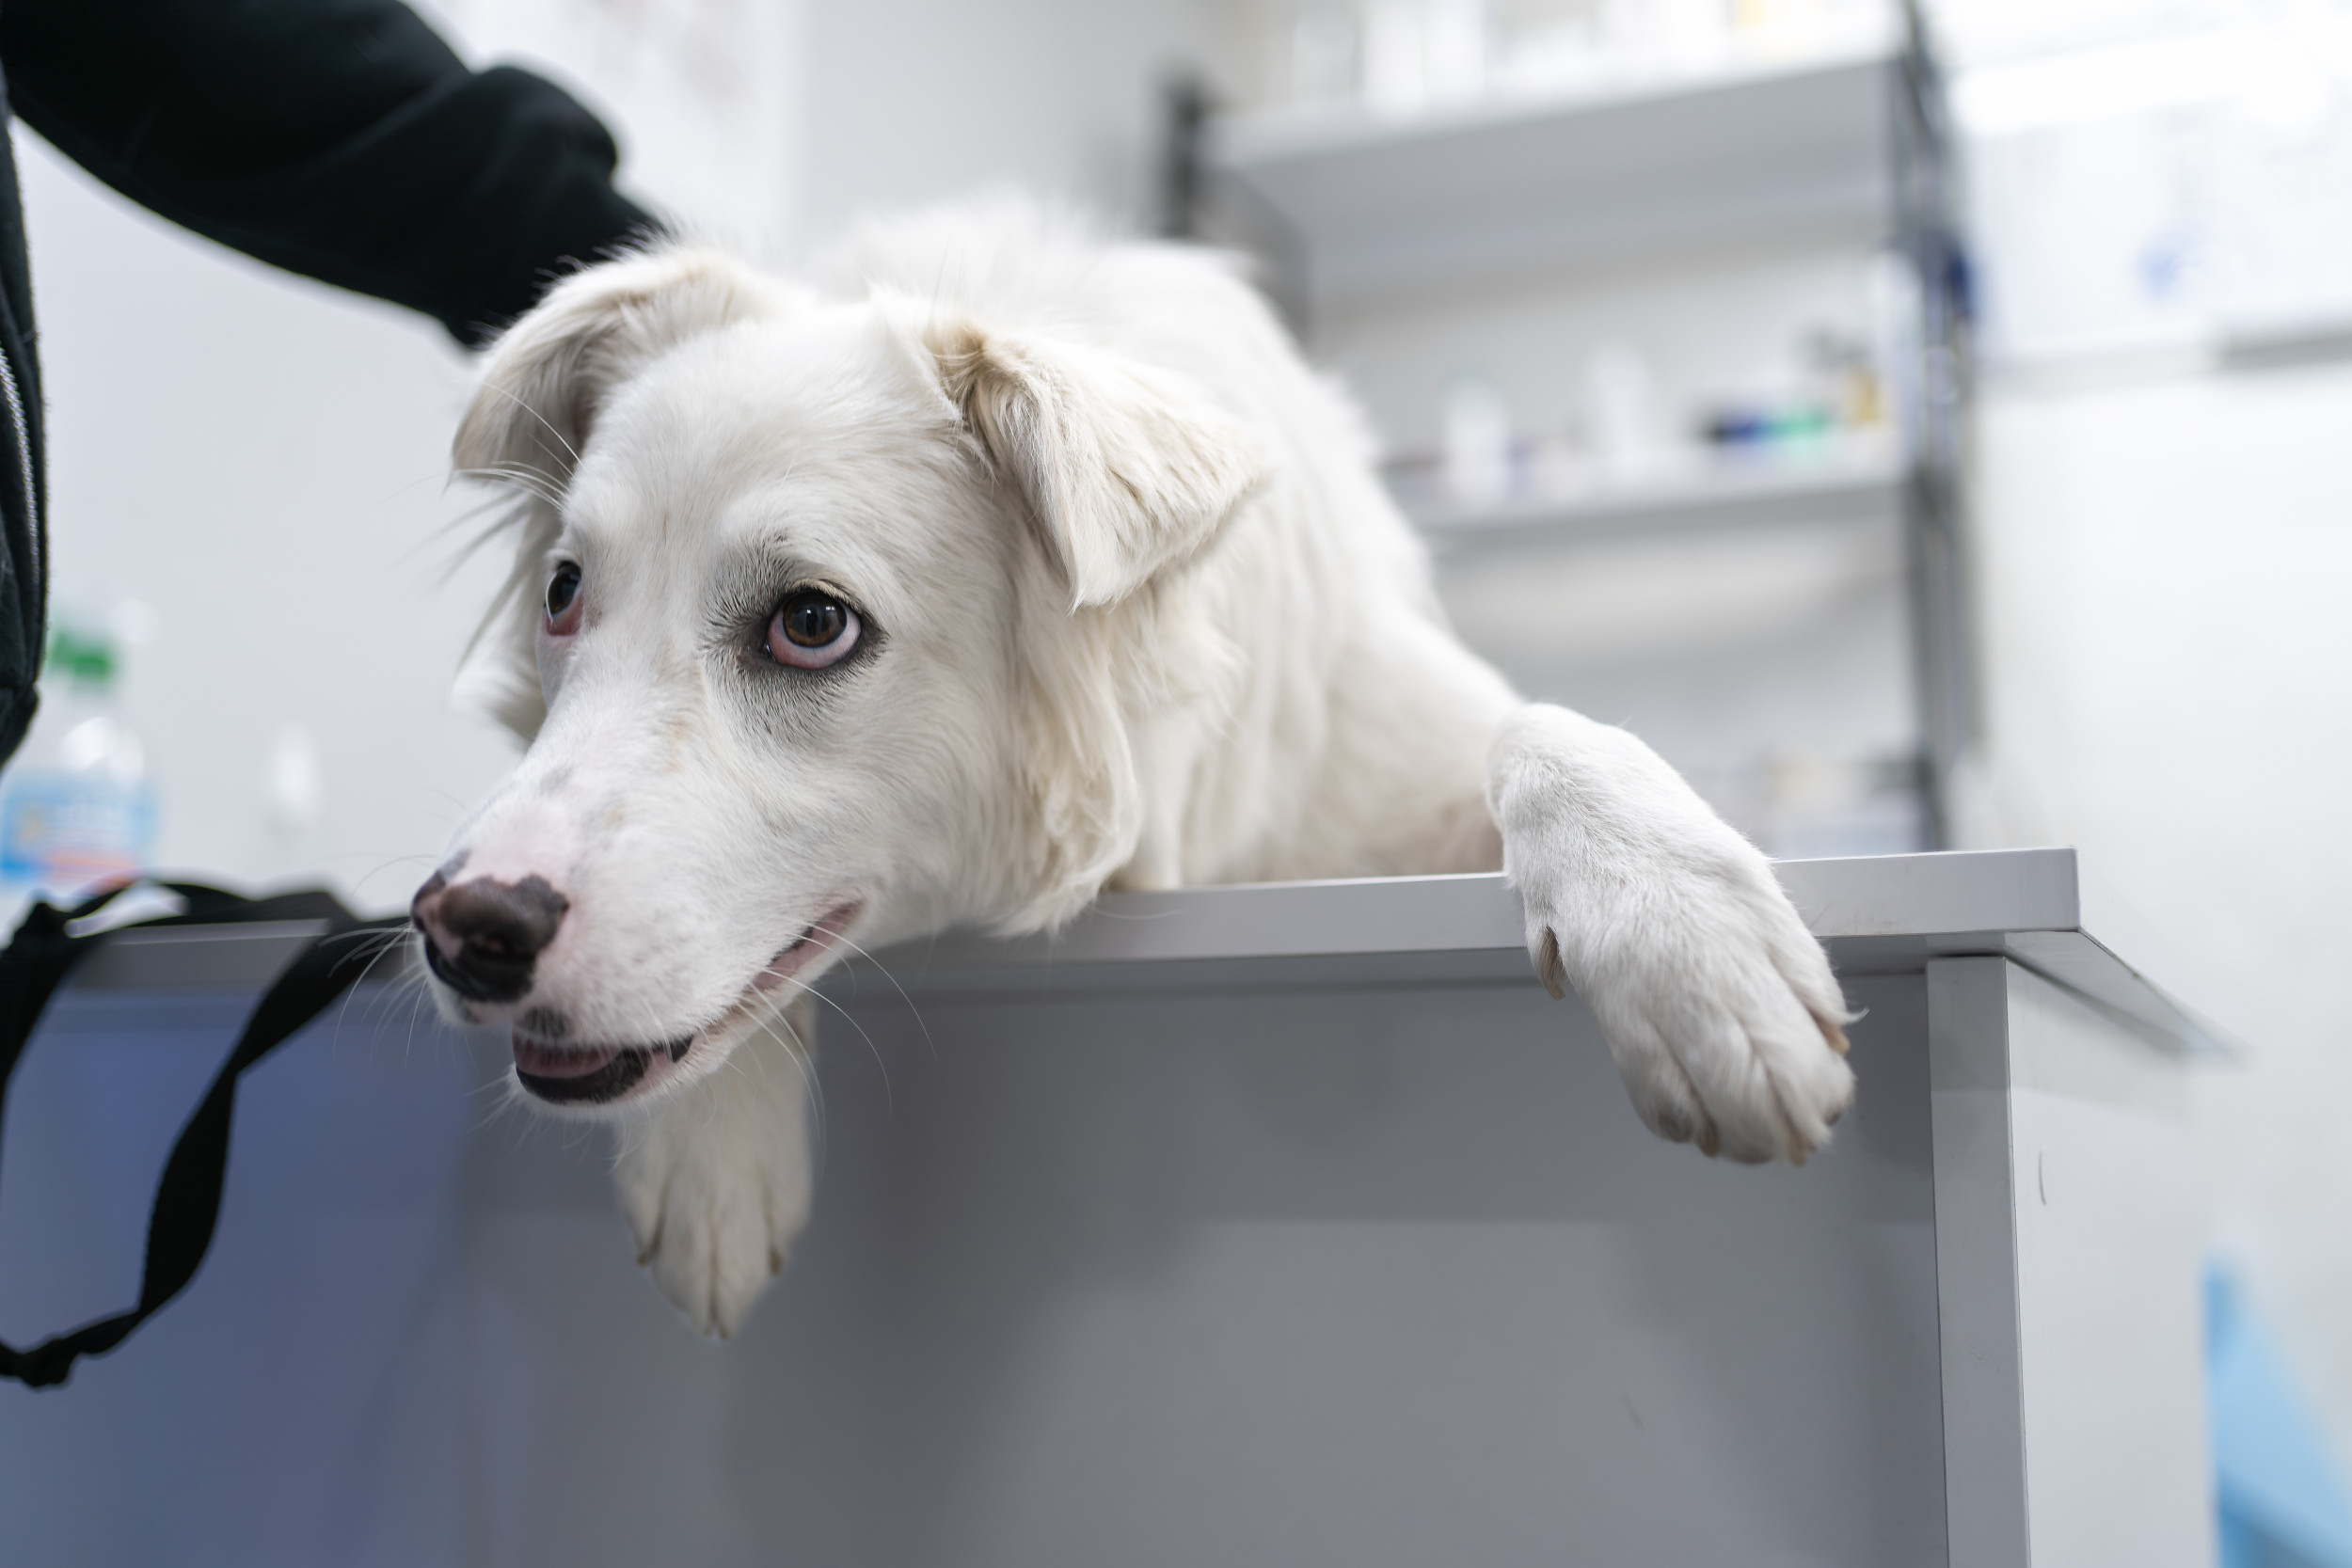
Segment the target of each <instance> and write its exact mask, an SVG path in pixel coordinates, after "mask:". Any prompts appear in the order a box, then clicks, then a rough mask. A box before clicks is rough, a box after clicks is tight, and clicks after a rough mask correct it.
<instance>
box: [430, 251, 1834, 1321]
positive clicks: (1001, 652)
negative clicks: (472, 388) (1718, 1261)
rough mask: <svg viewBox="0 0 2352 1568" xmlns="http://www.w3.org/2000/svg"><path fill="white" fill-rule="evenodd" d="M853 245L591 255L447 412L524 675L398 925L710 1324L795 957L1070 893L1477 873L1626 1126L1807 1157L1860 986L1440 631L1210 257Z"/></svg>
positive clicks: (1388, 528)
mask: <svg viewBox="0 0 2352 1568" xmlns="http://www.w3.org/2000/svg"><path fill="white" fill-rule="evenodd" d="M842 270H843V276H842V278H841V279H840V280H839V281H838V282H836V283H834V285H833V286H831V287H828V288H824V289H819V288H818V287H816V286H811V285H803V284H796V283H789V282H785V281H781V280H778V279H776V278H773V277H767V276H763V275H760V274H758V273H755V272H753V271H750V270H748V269H746V268H745V267H744V266H742V265H740V264H739V263H738V262H736V261H731V260H730V259H728V258H727V257H725V256H723V255H720V254H715V253H713V252H711V251H708V250H703V249H695V248H689V247H679V248H673V249H662V250H657V251H654V252H651V253H649V254H644V255H640V256H636V257H632V258H628V259H625V260H621V261H612V262H610V263H607V264H604V265H600V266H596V267H592V268H590V269H588V270H587V271H584V272H582V273H580V274H579V275H578V276H576V277H571V278H569V279H567V280H566V281H564V283H563V284H562V285H561V286H559V287H558V288H556V289H555V290H554V291H553V292H552V293H549V295H548V298H547V300H546V302H545V303H544V304H542V305H541V306H540V307H539V308H538V309H536V310H534V311H533V312H532V314H531V315H529V316H528V317H526V318H525V319H524V320H523V321H522V322H521V323H519V324H518V325H516V327H515V328H514V329H513V330H512V331H510V332H509V333H508V334H507V335H506V336H505V338H504V339H503V340H502V341H501V342H500V343H499V344H498V346H497V348H496V350H495V351H494V352H493V353H492V354H491V356H489V359H488V362H487V366H486V368H485V374H484V380H483V385H482V388H481V391H480V393H479V396H478V398H477V400H476V401H475V403H474V404H473V406H472V409H471V411H470V412H469V414H468V415H467V417H466V420H465V423H464V426H463V428H462V429H461V430H460V431H459V433H458V436H457V441H456V456H457V465H458V467H459V468H460V469H461V470H462V471H465V472H468V473H470V474H477V475H488V476H492V477H495V478H502V479H505V480H508V481H510V482H513V483H517V484H519V485H521V486H522V487H524V488H525V489H526V490H528V491H529V492H530V496H529V499H528V501H527V506H526V512H525V514H524V516H523V524H522V535H521V540H520V546H519V554H518V557H517V563H516V572H515V578H514V581H513V592H512V593H511V595H510V598H509V600H508V601H507V603H506V605H505V607H504V608H502V609H501V610H499V611H497V612H496V614H495V618H494V621H493V623H492V625H491V626H490V627H489V628H487V629H488V630H489V632H490V634H491V637H492V649H493V653H494V654H496V653H497V652H498V651H499V650H500V649H501V648H504V649H505V650H507V651H508V652H511V654H512V655H513V656H514V657H515V658H516V661H517V663H516V669H517V671H518V673H519V672H522V671H532V672H533V673H531V674H529V675H525V676H524V677H523V678H521V679H519V680H517V681H516V683H515V684H516V691H515V694H514V696H513V699H512V701H511V702H510V703H509V704H508V705H507V707H506V710H505V712H504V714H503V716H504V717H505V718H506V719H507V720H508V721H510V722H511V723H512V724H513V725H514V726H515V727H516V729H517V730H518V731H520V732H521V733H522V734H523V735H524V736H527V737H530V739H531V748H530V752H529V753H528V755H526V756H525V757H524V759H523V761H522V764H521V766H520V767H519V768H517V769H516V773H515V775H514V777H513V778H512V779H511V780H509V781H508V782H507V783H506V784H504V785H503V786H502V787H501V789H499V790H498V792H497V793H496V794H495V795H494V796H493V797H492V798H491V799H490V800H489V801H488V802H487V803H486V804H485V805H484V806H483V807H482V808H481V810H480V811H478V812H477V813H475V814H474V816H472V818H471V819H470V820H469V822H467V823H466V825H465V826H464V827H462V828H461V829H460V830H459V831H458V832H457V833H456V835H455V837H454V840H453V844H452V847H451V854H450V857H449V859H448V861H447V863H446V864H444V866H443V867H442V869H441V870H440V871H439V872H438V873H437V874H436V875H435V876H434V877H433V879H431V880H430V881H428V882H427V883H426V884H425V886H424V887H423V889H422V890H421V891H420V893H419V894H418V895H417V900H416V905H415V918H416V924H417V926H418V927H419V928H420V930H421V932H422V934H423V942H424V946H425V952H426V955H427V958H428V962H429V964H430V966H431V969H432V972H433V974H435V976H436V977H437V982H438V986H439V990H441V993H442V995H443V999H444V1001H445V1002H446V1003H447V1005H448V1006H451V1007H452V1008H453V1009H454V1010H455V1011H456V1012H458V1013H459V1014H461V1015H462V1016H463V1017H465V1018H467V1019H469V1020H472V1021H485V1020H496V1021H499V1022H504V1023H507V1024H508V1025H510V1026H511V1028H512V1030H513V1039H514V1053H515V1069H516V1077H517V1081H518V1082H519V1084H520V1085H521V1087H522V1088H523V1089H524V1090H527V1091H529V1093H530V1094H532V1095H533V1096H535V1097H537V1098H538V1099H539V1100H541V1101H548V1102H550V1103H552V1104H554V1105H556V1106H558V1107H561V1108H563V1109H564V1110H566V1111H568V1112H570V1113H571V1114H574V1115H588V1116H594V1117H602V1118H606V1119H611V1120H613V1121H615V1122H617V1123H618V1124H619V1126H620V1130H621V1143H620V1154H619V1164H618V1179H619V1187H620V1198H621V1205H622V1208H623V1209H624V1211H625V1212H626V1213H627V1215H628V1223H629V1224H630V1226H631V1227H633V1228H634V1230H635V1232H636V1235H637V1239H638V1242H639V1243H640V1246H641V1249H642V1253H643V1258H644V1260H645V1261H647V1262H649V1263H650V1264H651V1265H652V1270H653V1275H654V1279H655V1281H656V1283H657V1284H658V1285H659V1286H660V1289H661V1291H662V1292H663V1294H665V1295H666V1296H668V1297H669V1299H670V1300H671V1301H672V1302H674V1303H675V1304H676V1305H677V1307H679V1308H680V1309H681V1310H683V1311H684V1312H685V1314H686V1315H687V1317H688V1318H689V1319H690V1320H691V1322H692V1323H693V1324H694V1325H695V1327H696V1328H697V1329H698V1330H701V1331H703V1332H714V1331H715V1332H717V1333H719V1334H726V1333H728V1332H729V1331H731V1330H732V1329H733V1328H734V1327H735V1326H736V1325H737V1324H738V1323H740V1322H741V1320H742V1318H743V1314H744V1313H745V1311H746V1310H747V1309H748V1308H749V1307H750V1306H751V1304H752V1302H753V1300H754V1299H755V1297H756V1296H757V1294H758V1292H759V1291H760V1290H761V1289H762V1287H763V1286H764V1285H765V1283H766V1281H767V1279H768V1277H769V1276H770V1275H771V1274H773V1273H774V1272H775V1271H776V1270H777V1269H779V1268H780V1267H781V1266H782V1264H783V1260H784V1257H785V1254H786V1252H787V1249H788V1248H789V1246H790V1244H791V1243H792V1240H793V1237H794V1235H795V1234H796V1232H797V1231H798V1230H799V1229H800V1227H801V1225H802V1223H803V1220H804V1218H805V1217H806V1215H807V1212H808V1205H809V1196H810V1195H809V1186H810V1177H809V1163H808V1154H807V1149H806V1147H805V1143H804V1129H803V1094H804V1091H805V1073H806V1070H807V1063H806V1052H807V1049H808V1042H809V1041H810V1038H811V1027H810V1026H811V1022H812V1018H811V1014H812V1011H813V1009H812V1008H811V1007H810V1006H809V1005H808V1002H807V1000H806V997H805V994H804V993H805V990H806V987H807V984H808V982H809V980H810V979H811V978H812V976H813V975H814V974H816V972H817V971H818V970H819V969H820V968H822V967H823V966H824V965H825V964H826V963H827V962H829V961H830V960H832V959H833V958H834V957H835V956H836V955H837V954H839V953H840V952H842V951H843V950H845V948H846V947H849V946H851V945H856V946H865V947H877V946H880V945H882V943H885V942H898V941H901V940H903V939H906V938H910V937H914V936H918V935H921V934H924V933H927V932H931V931H935V930H938V929H940V928H942V927H947V926H950V925H955V924H966V923H969V924H977V925H981V926H986V927H993V928H995V929H998V930H1002V931H1008V932H1018V931H1029V930H1036V929H1039V928H1041V927H1051V926H1053V925H1055V924H1056V923H1057V922H1059V921H1062V920H1065V919H1067V918H1068V917H1069V916H1070V915H1071V914H1073V912H1075V911H1077V910H1079V909H1080V908H1082V907H1083V906H1084V905H1085V904H1086V903H1087V901H1088V900H1089V899H1090V898H1092V897H1093V896H1094V895H1096V894H1097V893H1098V892H1099V891H1101V890H1103V889H1104V888H1166V887H1174V886H1179V885H1184V884H1188V883H1200V882H1228V881H1254V880H1266V879H1296V878H1315V877H1363V876H1378V875H1391V874H1404V873H1416V872H1448V871H1477V870H1492V869H1494V868H1496V867H1497V866H1501V867H1502V868H1503V869H1505V870H1506V871H1508V872H1509V873H1510V877H1511V880H1512V882H1513V884H1514V885H1515V886H1516V887H1517V888H1518V891H1519V893H1520V895H1522V897H1523V898H1524V899H1525V901H1526V907H1527V935H1528V948H1529V951H1530V952H1531V953H1532V954H1533V955H1534V963H1535V970H1536V973H1537V974H1538V975H1540V976H1541V977H1542V979H1543V982H1544V984H1545V985H1546V986H1547V987H1548V988H1549V990H1551V992H1552V993H1553V994H1554V995H1555V996H1557V995H1559V994H1561V993H1562V991H1563V990H1564V989H1565V988H1570V987H1572V988H1574V990H1576V991H1577V993H1578V994H1579V995H1580V996H1581V997H1582V998H1583V999H1584V1001H1585V1003H1586V1004H1587V1005H1588V1006H1590V1007H1591V1008H1592V1011H1593V1013H1594V1015H1595V1017H1596V1018H1597V1020H1598V1021H1599V1023H1600V1027H1601V1030H1602V1032H1603V1034H1604V1035H1605V1036H1606V1037H1607V1038H1608V1040H1609V1045H1610V1050H1611V1052H1612V1053H1613V1056H1614V1057H1615V1060H1616V1063H1617V1066H1618V1069H1620V1071H1621V1072H1622V1073H1623V1075H1624V1078H1625V1082H1626V1085H1627V1087H1628V1089H1629V1091H1630V1093H1631V1095H1632V1099H1633V1103H1634V1106H1635V1108H1636V1110H1637V1111H1638V1112H1639V1113H1640V1115H1641V1117H1642V1118H1643V1120H1644V1121H1645V1122H1646V1123H1647V1124H1648V1125H1649V1126H1650V1128H1651V1129H1652V1130H1653V1131H1655V1132H1658V1133H1659V1134H1660V1135H1661V1136H1663V1137H1667V1138H1673V1139H1678V1140H1685V1141H1691V1142H1695V1143H1696V1144H1697V1145H1698V1146H1699V1147H1700V1148H1703V1149H1705V1150H1706V1151H1707V1152H1708V1153H1709V1154H1714V1153H1717V1152H1721V1153H1723V1154H1724V1155H1728V1156H1730V1157H1732V1158H1734V1159H1739V1160H1748V1161H1762V1160H1769V1159H1772V1158H1774V1157H1778V1158H1782V1159H1787V1160H1791V1161H1801V1160H1803V1159H1804V1157H1805V1155H1806V1154H1807V1153H1808V1152H1809V1151H1811V1150H1813V1149H1815V1148H1819V1147H1820V1145H1821V1143H1822V1142H1823V1140H1825V1139H1826V1138H1827V1137H1828V1136H1829V1129H1830V1124H1831V1123H1833V1122H1834V1121H1836V1119H1837V1117H1838V1116H1839V1114H1840V1113H1841V1112H1842V1111H1843V1110H1844V1109H1845V1107H1846V1105H1847V1103H1848V1101H1849V1099H1850V1097H1851V1092H1852V1078H1851V1073H1850V1072H1849V1071H1848V1069H1847V1066H1846V1063H1845V1061H1844V1059H1843V1054H1842V1053H1843V1052H1844V1050H1845V1039H1844V1037H1843V1035H1842V1034H1841V1032H1840V1024H1841V1023H1842V1022H1845V1021H1846V1019H1847V1016H1848V1015H1847V1014H1846V1012H1845V1008H1844V1003H1843V1000H1842V998H1841V997H1840V995H1839V992H1838V989H1837V985H1836V981H1835V980H1834V979H1833V978H1832V977H1831V974H1830V970H1829V965H1828V963H1827V961H1826V960H1825V958H1823V955H1822V952H1821V949H1820V945H1819V944H1818V943H1816V942H1814V941H1813V939H1812V937H1811V936H1810V935H1809V934H1808V933H1807V932H1806V930H1805V928H1804V924H1803V922H1802V921H1800V920H1799V918H1798V916H1797V913H1796V911H1795V910H1793V909H1792V908H1791V907H1790V906H1789V903H1788V899H1787V898H1786V897H1785V896H1784V895H1782V893H1781V892H1780V890H1779V887H1778V886H1777V885H1776V883H1775V882H1774V880H1773V879H1772V872H1771V870H1770V869H1769V867H1768V866H1767V863H1766V862H1765V860H1764V857H1763V856H1762V855H1761V854H1759V853H1758V852H1757V851H1756V849H1755V848H1754V847H1751V846H1750V845H1748V844H1747V843H1746V842H1745V841H1744V840H1742V839H1741V838H1740V835H1739V834H1737V833H1736V832H1733V831H1732V830H1731V829H1730V828H1728V827H1726V826H1725V825H1724V823H1723V822H1722V821H1721V820H1720V819H1719V818H1718V817H1717V816H1715V815H1714V813H1713V812H1711V811H1710V810H1708V807H1707V806H1706V805H1705V804H1704V803H1703V802H1702V801H1701V800H1699V798H1698V797H1697V796H1696V795H1695V794H1693V793H1692V790H1691V789H1690V787H1689V786H1688V785H1687V784H1684V783H1683V782H1682V780H1681V779H1680V778H1679V777H1677V775H1676V774H1675V772H1674V771H1673V770H1672V769H1671V768H1668V767H1667V766H1666V765H1665V764H1664V763H1663V762H1661V760H1660V759H1659V758H1658V756H1657V755H1656V754H1655V753H1653V752H1651V751H1650V750H1649V749H1648V748H1647V747H1645V746H1644V745H1643V744H1642V742H1640V741H1639V740H1637V739H1635V738H1634V737H1633V736H1630V735H1629V734H1627V733H1626V732H1624V731H1623V730H1618V729H1613V728H1610V727H1608V726H1606V725H1602V724H1597V723H1595V722H1593V721H1590V720H1586V719H1582V718H1580V717H1578V716H1577V715H1575V714H1573V713H1569V712H1566V711H1565V710H1563V709H1560V708H1557V707H1549V706H1543V705H1532V704H1529V703H1526V702H1524V701H1522V700H1521V699H1520V698H1519V697H1518V696H1517V695H1515V694H1514V693H1513V692H1512V690H1511V689H1510V688H1509V687H1508V686H1507V685H1506V684H1505V683H1504V681H1503V680H1502V677H1501V676H1499V675H1498V674H1497V673H1495V672H1494V671H1493V670H1491V669H1489V668H1488V667H1487V666H1486V665H1485V664H1484V663H1482V662H1480V661H1479V660H1478V659H1477V658H1476V657H1473V656H1472V655H1471V654H1470V653H1469V652H1468V651H1467V650H1466V649H1464V648H1463V646H1462V645H1461V644H1460V643H1459V642H1458V641H1455V639H1454V635H1453V633H1452V632H1451V631H1450V630H1449V629H1448V628H1447V626H1446V624H1445V621H1444V619H1443V617H1442V616H1441V614H1440V613H1439V611H1438V608H1437V605H1436V602H1435V599H1434V596H1433V594H1432V592H1431V588H1430V576H1429V569H1428V564H1427V562H1426V560H1425V558H1424V555H1423V552H1422V548H1421V546H1420V545H1419V544H1418V543H1417V542H1416V540H1415V538H1414V536H1413V534H1412V532H1411V531H1410V530H1409V529H1408V528H1407V526H1406V523H1405V521H1404V519H1403V518H1402V517H1401V516H1400V515H1398V513H1397V510H1396V508H1395V507H1394V506H1393V505H1392V504H1391V501H1390V500H1389V499H1388V497H1387V495H1386V494H1385V493H1384V492H1383V491H1382V488H1381V486H1380V483H1379V482H1378V480H1377V479H1376V478H1375V472H1374V468H1373V464H1372V461H1371V449H1370V444H1369V442H1368V441H1367V439H1366V437H1365V436H1364V433H1363V430H1362V428H1361V426H1360V424H1359V420H1358V418H1357V416H1356V414H1355V413H1354V411H1353V410H1352V408H1351V407H1350V405H1349V404H1348V403H1347V402H1346V401H1345V399H1344V398H1343V396H1342V395H1341V394H1340V393H1339V392H1337V391H1336V390H1335V389H1334V388H1331V387H1330V386H1328V385H1327V384H1326V383H1324V382H1323V381H1321V380H1319V379H1317V377H1316V376H1315V375H1314V374H1313V373H1312V372H1311V371H1310V370H1309V369H1308V367H1307V365H1306V364H1305V363H1304V362H1303V361H1302V359H1301V358H1300V356H1299V355H1298V353H1297V352H1296V350H1295V348H1294V347H1293V345H1292V344H1291V342H1290V341H1289V340H1288V338H1287V337H1286V335H1285V334H1284V332H1283V331H1282V329H1281V327H1280V326H1279V325H1278V324H1277V322H1276V321H1275V319H1274V317H1273V316H1272V315H1271V314H1270V312H1269V311H1268V309H1266V306H1265V305H1264V303H1263V301H1262V300H1261V299H1260V298H1259V297H1258V296H1257V294H1256V293H1253V292H1252V291H1251V290H1250V289H1249V288H1248V286H1247V285H1246V284H1245V283H1244V282H1243V281H1242V279H1241V277H1240V272H1239V269H1238V268H1237V266H1236V265H1234V264H1233V262H1232V261H1231V259H1229V258H1223V257H1219V256H1217V255H1214V254H1210V253H1205V252H1201V251H1198V250H1192V249H1183V248H1176V247H1172V246H1165V245H1143V244H1108V243H1103V242H1100V241H1098V240H1095V239H1093V238H1091V237H1089V235H1087V234H1086V233H1084V232H1082V231H1081V230H1079V229H1078V228H1077V227H1076V226H1073V225H1070V224H1066V223H1058V222H1055V221H1048V220H1045V219H1042V218H1040V217H1039V216H1037V215H1035V214H1025V213H1023V212H1021V211H1016V210H1010V209H961V210H952V211H947V212H942V213H934V214H927V215H923V216H918V217H915V218H913V219H909V220H906V221H902V222H899V223H896V224H888V225H882V226H878V227H874V228H871V229H869V230H866V233H865V235H864V237H863V239H862V240H861V241H859V242H858V243H857V244H855V245H853V246H852V247H851V250H850V258H849V260H848V261H847V262H846V263H845V264H844V267H843V269H842ZM533 667H535V670H534V669H533ZM723 1069H725V1070H723Z"/></svg>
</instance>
